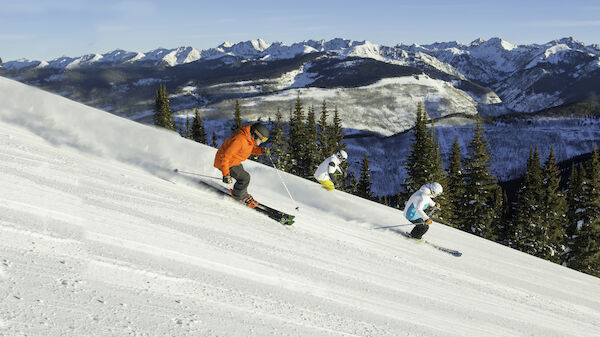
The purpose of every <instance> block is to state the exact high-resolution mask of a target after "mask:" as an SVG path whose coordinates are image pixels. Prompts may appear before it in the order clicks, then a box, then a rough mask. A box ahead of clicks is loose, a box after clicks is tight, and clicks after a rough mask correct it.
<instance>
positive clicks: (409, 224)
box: [371, 223, 422, 229]
mask: <svg viewBox="0 0 600 337" xmlns="http://www.w3.org/2000/svg"><path fill="white" fill-rule="evenodd" d="M421 224H422V223H416V224H414V223H408V224H402V225H393V226H381V227H373V228H371V229H384V228H394V227H401V226H412V225H421Z"/></svg>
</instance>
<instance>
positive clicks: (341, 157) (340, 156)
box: [335, 150, 348, 160]
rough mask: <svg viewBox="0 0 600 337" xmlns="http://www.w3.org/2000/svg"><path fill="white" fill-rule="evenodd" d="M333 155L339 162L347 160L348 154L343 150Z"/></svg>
mask: <svg viewBox="0 0 600 337" xmlns="http://www.w3.org/2000/svg"><path fill="white" fill-rule="evenodd" d="M335 155H336V156H337V157H338V159H339V160H346V159H348V154H347V153H346V151H344V150H339V151H338V152H337V153H336V154H335Z"/></svg>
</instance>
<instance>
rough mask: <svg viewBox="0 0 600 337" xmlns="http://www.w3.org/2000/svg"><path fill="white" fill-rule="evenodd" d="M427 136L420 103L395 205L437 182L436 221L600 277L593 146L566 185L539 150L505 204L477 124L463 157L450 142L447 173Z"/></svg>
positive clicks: (598, 169)
mask: <svg viewBox="0 0 600 337" xmlns="http://www.w3.org/2000/svg"><path fill="white" fill-rule="evenodd" d="M428 124H430V125H431V127H428V126H427V125H428ZM434 130H435V128H434V124H433V121H432V120H429V118H428V116H427V112H426V111H425V109H424V108H423V107H422V106H421V105H420V104H419V106H418V108H417V116H416V125H415V127H414V129H413V139H412V145H411V153H410V155H409V157H408V158H407V162H406V164H405V168H406V171H407V175H408V177H407V179H406V183H405V186H404V189H405V192H404V193H400V196H399V200H406V198H407V196H408V195H410V194H411V193H412V192H414V191H416V190H417V189H418V188H419V187H420V186H421V185H422V184H425V183H427V182H431V181H437V182H439V183H440V184H442V186H443V187H444V193H443V194H442V195H441V196H440V197H439V199H440V200H439V202H440V204H441V205H442V210H441V212H439V214H436V215H435V216H434V217H436V218H437V220H438V221H440V222H442V223H446V224H448V225H450V226H452V227H456V228H458V229H460V230H463V231H465V232H468V233H471V234H474V235H477V236H480V237H483V238H486V239H489V240H492V241H496V242H498V243H501V244H503V245H506V246H508V247H511V248H514V249H518V250H520V251H522V252H525V253H527V254H530V255H534V256H537V257H540V258H543V259H546V260H549V261H552V262H555V263H558V264H562V265H564V266H567V267H569V268H572V269H575V270H578V271H581V272H584V273H587V274H590V275H594V276H596V277H600V160H599V158H598V149H597V148H596V147H594V151H593V152H592V156H591V159H589V160H588V161H587V162H584V163H582V164H580V165H577V166H576V165H575V164H573V165H572V167H571V171H570V172H571V173H570V176H569V178H568V180H567V181H565V182H563V181H561V180H562V178H561V172H560V170H559V168H558V166H557V163H556V157H555V155H554V150H553V149H552V148H551V149H550V154H549V156H548V158H547V159H546V160H545V162H544V164H542V159H541V158H540V156H539V151H538V149H537V148H535V149H531V150H530V154H529V158H528V160H527V172H526V173H525V175H524V177H523V178H522V183H521V186H520V187H519V190H518V192H517V197H516V201H514V202H511V203H509V202H508V198H507V196H506V191H504V190H503V189H502V188H501V187H500V185H499V184H498V180H497V179H496V178H495V177H494V176H493V175H492V174H491V158H492V154H491V153H490V150H489V147H488V144H487V140H486V138H485V136H484V133H483V126H482V122H481V120H480V119H478V120H477V124H476V126H475V128H474V130H473V138H472V140H471V142H470V143H469V145H468V147H467V153H466V154H465V155H464V156H463V155H462V154H461V148H460V146H459V142H458V137H457V138H456V139H455V141H454V144H453V147H452V151H451V153H450V155H449V157H448V158H447V162H448V165H447V168H446V169H445V168H444V161H443V159H442V157H441V154H440V145H439V143H438V141H437V139H436V137H435V134H434ZM561 186H564V187H562V188H561ZM399 206H400V207H401V208H402V207H403V205H399Z"/></svg>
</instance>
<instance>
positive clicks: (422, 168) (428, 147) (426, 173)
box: [404, 103, 433, 195]
mask: <svg viewBox="0 0 600 337" xmlns="http://www.w3.org/2000/svg"><path fill="white" fill-rule="evenodd" d="M412 139H413V142H412V144H411V146H410V148H411V152H410V154H409V156H408V158H407V162H406V163H405V164H404V166H405V167H406V173H407V178H406V181H405V186H404V189H405V190H406V193H407V195H411V194H413V193H414V192H416V191H418V190H419V188H421V186H422V185H423V184H426V183H430V182H432V181H433V180H432V179H431V178H432V175H433V172H432V163H431V159H432V155H433V140H432V138H431V134H430V133H429V132H428V131H427V117H426V112H424V111H423V107H422V105H421V103H419V104H418V105H417V116H416V121H415V126H414V128H413V137H412Z"/></svg>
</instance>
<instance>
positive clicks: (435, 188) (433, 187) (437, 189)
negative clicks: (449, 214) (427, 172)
mask: <svg viewBox="0 0 600 337" xmlns="http://www.w3.org/2000/svg"><path fill="white" fill-rule="evenodd" d="M425 186H426V187H427V188H428V189H429V191H431V195H432V196H433V197H434V198H435V197H437V196H438V195H440V194H442V193H443V192H444V189H443V188H442V185H440V183H429V184H426V185H425Z"/></svg>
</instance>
